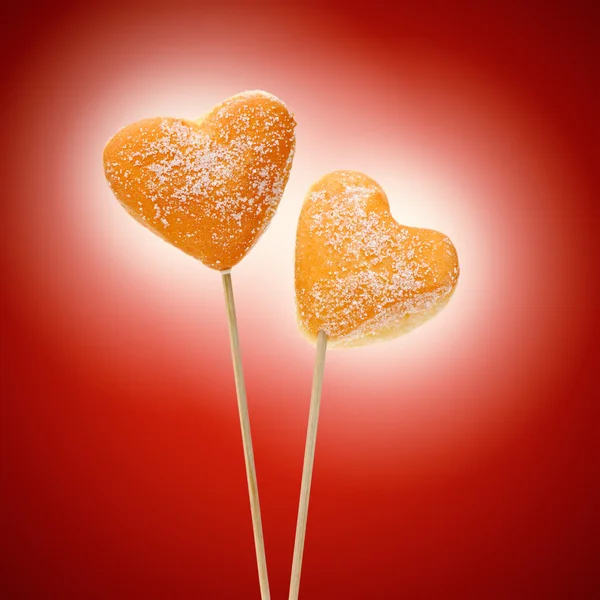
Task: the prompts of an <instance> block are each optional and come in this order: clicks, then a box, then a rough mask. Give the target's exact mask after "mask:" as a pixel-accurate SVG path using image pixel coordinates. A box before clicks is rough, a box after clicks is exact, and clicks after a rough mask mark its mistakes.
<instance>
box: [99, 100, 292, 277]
mask: <svg viewBox="0 0 600 600" xmlns="http://www.w3.org/2000/svg"><path fill="white" fill-rule="evenodd" d="M294 127H295V122H294V118H293V116H292V114H291V113H290V112H289V110H288V109H287V107H286V106H285V104H284V103H283V102H282V101H281V100H279V99H278V98H276V97H275V96H272V95H271V94H267V93H265V92H260V91H255V92H244V93H242V94H238V95H236V96H232V97H231V98H229V99H227V100H225V101H224V102H223V103H221V104H219V105H217V106H215V107H214V108H213V109H212V110H211V111H210V112H209V113H208V114H207V115H206V116H204V117H203V118H202V119H200V120H199V121H188V120H185V119H174V118H168V117H165V118H155V119H146V120H143V121H138V122H137V123H133V124H132V125H129V126H127V127H125V128H124V129H122V130H121V131H119V132H118V133H117V134H116V135H115V136H114V137H113V138H112V139H111V140H110V141H109V142H108V144H107V145H106V148H105V150H104V168H105V173H106V178H107V180H108V183H109V185H110V187H111V188H112V190H113V192H114V194H115V196H116V197H117V199H118V200H119V201H120V202H121V204H122V205H123V206H124V207H125V208H126V209H127V211H128V212H129V214H131V215H132V216H133V217H134V218H135V219H136V220H137V221H139V222H140V223H142V225H144V226H146V227H147V228H148V229H150V230H151V231H153V232H154V233H156V234H158V235H159V236H160V237H162V238H163V239H165V240H166V241H167V242H169V243H171V244H173V245H174V246H176V247H177V248H179V249H180V250H183V252H186V253H187V254H190V255H191V256H193V257H195V258H197V259H199V260H200V261H202V262H203V263H204V264H205V265H207V266H209V267H211V268H213V269H217V270H219V271H221V270H226V269H230V268H231V267H233V266H234V265H235V264H237V263H238V262H239V261H240V260H241V259H242V258H243V257H244V256H245V255H246V254H247V253H248V251H249V250H250V249H251V248H252V246H253V245H254V244H255V243H256V241H257V240H258V238H259V237H260V236H261V234H262V233H263V232H264V231H265V229H266V228H267V226H268V225H269V222H270V221H271V219H272V217H273V215H274V213H275V210H276V209H277V206H278V204H279V201H280V199H281V196H282V194H283V190H284V188H285V185H286V183H287V180H288V177H289V174H290V169H291V165H292V158H293V155H294V149H295V138H294Z"/></svg>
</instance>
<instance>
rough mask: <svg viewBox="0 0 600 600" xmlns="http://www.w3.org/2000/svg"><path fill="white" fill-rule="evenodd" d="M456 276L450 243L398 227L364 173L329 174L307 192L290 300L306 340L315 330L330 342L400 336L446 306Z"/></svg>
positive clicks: (362, 341) (422, 231)
mask: <svg viewBox="0 0 600 600" xmlns="http://www.w3.org/2000/svg"><path fill="white" fill-rule="evenodd" d="M458 274H459V268H458V259H457V255H456V250H455V249H454V246H453V245H452V242H450V240H449V239H448V238H447V237H446V236H444V235H443V234H441V233H438V232H436V231H432V230H428V229H416V228H410V227H404V226H401V225H399V224H398V223H397V222H396V221H394V219H393V218H392V216H391V214H390V212H389V203H388V201H387V198H386V196H385V193H384V191H383V190H382V189H381V187H380V186H379V185H378V184H377V183H376V182H375V181H373V180H372V179H370V178H368V177H367V176H366V175H363V174H361V173H357V172H354V171H336V172H334V173H330V174H328V175H326V176H325V177H323V178H322V179H321V180H320V181H318V182H317V183H316V184H315V185H314V186H313V187H312V188H311V190H310V191H309V193H308V195H307V198H306V200H305V202H304V205H303V207H302V212H301V215H300V220H299V223H298V231H297V238H296V305H297V312H298V320H299V323H300V327H301V329H302V330H303V331H304V332H305V333H306V334H307V335H308V337H309V338H310V339H311V340H313V341H314V339H315V337H316V335H317V333H318V332H319V330H321V329H322V330H323V331H324V332H325V333H326V334H327V336H328V339H329V344H331V345H334V346H336V345H337V346H354V345H360V344H365V343H369V342H370V341H376V340H378V339H387V338H390V337H394V336H396V335H399V334H401V333H405V332H406V331H409V330H410V329H412V328H414V327H415V326H416V325H418V324H420V323H421V322H423V321H424V320H426V319H427V318H429V317H431V316H432V315H433V314H435V312H437V310H439V309H440V308H441V307H442V306H444V305H445V304H446V303H447V301H448V300H449V298H450V296H451V294H452V292H453V291H454V288H455V286H456V283H457V281H458Z"/></svg>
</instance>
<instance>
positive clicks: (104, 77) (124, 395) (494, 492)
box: [0, 0, 600, 599]
mask: <svg viewBox="0 0 600 600" xmlns="http://www.w3.org/2000/svg"><path fill="white" fill-rule="evenodd" d="M324 4H325V3H317V2H314V3H310V2H308V3H303V4H302V6H295V5H293V4H288V3H281V4H274V3H271V4H269V3H260V2H259V3H247V4H244V3H232V2H214V3H202V2H189V3H180V2H177V1H176V0H173V1H170V2H161V3H159V2H152V1H146V2H143V3H104V4H103V3H92V4H90V5H89V6H80V5H79V4H78V3H72V4H64V3H63V4H61V3H47V4H44V3H38V4H37V5H36V4H35V3H33V4H32V3H27V4H26V3H23V6H22V7H21V8H18V9H15V10H14V11H13V13H12V14H10V15H7V18H6V19H5V22H4V28H5V32H4V33H3V35H2V36H1V38H0V46H1V48H2V66H3V68H2V96H1V98H0V102H1V104H2V109H3V116H4V119H3V129H4V141H3V143H2V144H1V145H0V152H1V153H2V161H1V163H0V164H2V165H3V167H4V170H3V183H2V188H1V189H2V192H3V194H2V198H3V199H2V215H3V217H4V218H3V223H4V228H3V234H4V235H3V236H2V242H3V245H4V246H5V249H4V252H3V255H2V256H3V260H4V262H5V266H4V270H3V273H4V277H3V284H4V290H3V294H2V305H3V317H4V319H3V321H4V322H3V331H2V350H3V353H2V399H1V411H2V412H1V415H2V420H1V423H0V426H1V438H0V444H1V455H0V461H1V476H2V528H3V529H2V551H3V556H2V562H1V567H0V568H1V570H2V581H1V584H0V596H1V597H2V598H10V599H12V598H61V599H62V598H65V599H66V598H128V599H130V598H144V599H151V598H157V599H166V598H169V599H171V598H190V599H191V598H208V599H212V598H215V599H216V598H259V590H258V580H257V575H256V566H255V557H254V550H253V542H252V530H251V523H250V511H249V505H248V498H247V491H246V483H245V475H244V464H243V457H242V448H241V438H240V434H239V424H238V418H237V410H236V402H235V391H234V386H233V375H232V370H231V364H230V356H229V347H228V340H227V330H226V320H225V311H224V308H223V303H222V299H221V289H220V281H219V277H218V275H217V274H216V273H214V272H211V271H209V270H208V269H206V268H203V267H202V266H201V265H198V264H197V263H195V262H194V261H193V260H192V259H190V258H189V257H187V256H185V255H183V254H181V253H179V252H178V251H177V250H175V249H173V248H171V247H169V246H168V245H166V244H164V243H163V242H162V241H161V240H159V239H158V238H156V237H154V236H152V235H151V234H150V233H149V232H147V231H146V230H144V229H143V228H141V227H139V226H138V225H137V224H136V223H134V222H133V221H132V220H131V219H130V218H129V217H128V216H127V214H126V213H125V211H123V210H122V209H121V208H120V207H119V206H118V204H117V202H116V201H115V200H114V198H112V196H111V193H110V190H109V189H108V186H107V185H106V184H105V181H104V177H103V172H102V165H101V152H102V147H103V145H104V143H105V142H106V141H107V140H108V138H109V137H110V136H111V135H112V134H113V133H114V132H115V131H116V130H117V129H118V128H119V127H121V126H123V125H125V124H127V123H128V122H131V121H134V120H137V119H140V118H144V117H151V116H156V115H171V116H181V117H189V118H194V117H196V116H198V115H200V114H202V113H204V112H205V111H206V110H208V109H209V108H210V107H211V106H212V105H213V104H215V103H216V102H218V101H219V100H221V99H223V98H225V97H227V96H229V95H232V94H234V93H236V92H239V91H242V90H244V89H255V88H262V89H266V90H268V91H271V92H273V93H275V94H277V95H278V96H280V97H281V98H282V99H284V100H285V101H286V102H287V103H288V105H289V106H290V108H291V109H292V110H293V111H294V113H295V115H296V120H297V121H298V124H299V125H298V129H297V134H298V151H297V156H296V159H295V163H294V168H293V172H292V177H291V179H290V183H289V185H288V188H287V190H286V193H285V196H284V198H283V200H282V204H281V207H280V210H279V212H278V214H277V215H276V217H275V219H274V222H273V224H272V226H271V228H270V229H269V231H268V232H267V233H266V234H265V236H264V237H263V239H262V240H261V241H260V242H259V244H258V246H257V247H256V248H255V249H254V250H253V251H252V253H251V254H250V255H249V256H248V257H247V258H246V259H245V260H244V262H243V263H242V264H241V265H239V266H238V267H236V269H235V271H234V284H235V289H236V296H237V303H238V317H239V321H240V335H241V341H242V347H243V354H244V364H245V369H246V378H247V387H248V395H249V403H250V413H251V420H252V427H253V435H254V444H255V454H256V461H257V470H258V479H259V486H260V495H261V504H262V512H263V523H264V531H265V538H266V546H267V559H268V566H269V573H270V580H271V589H272V596H273V598H284V597H287V596H286V590H287V586H288V581H289V571H290V567H291V556H292V549H293V538H294V528H295V518H296V509H297V501H298V493H299V487H300V475H301V468H302V456H303V450H304V435H305V428H306V422H307V416H308V400H309V392H310V383H311V371H312V360H313V353H314V349H313V348H312V347H310V346H309V345H308V344H307V343H306V342H305V341H304V340H303V339H302V338H301V337H300V335H299V334H298V333H297V331H296V326H295V321H294V306H293V280H292V265H293V243H294V239H293V237H294V236H293V233H294V228H295V223H296V220H297V217H298V214H299V210H300V205H301V202H302V198H303V195H304V193H305V191H306V189H307V188H308V186H309V185H310V184H311V182H312V181H313V180H314V179H316V178H318V177H319V176H320V175H322V174H323V173H324V172H326V171H328V170H331V169H335V168H355V169H359V170H362V171H365V172H366V173H368V174H369V175H371V176H373V177H374V178H375V179H377V180H378V181H379V182H380V183H381V184H382V185H383V186H384V188H385V189H386V190H387V191H388V195H389V197H390V203H391V206H392V211H393V213H394V215H395V216H396V218H397V219H398V220H399V221H401V222H403V223H405V224H407V225H416V226H426V227H432V228H437V229H440V230H442V231H444V232H445V233H447V234H448V235H449V236H450V237H451V238H452V240H453V241H454V243H455V245H456V247H457V249H458V252H459V257H460V261H461V281H460V284H459V287H458V290H457V292H456V294H455V296H454V298H453V300H452V302H451V303H450V305H449V306H448V307H447V308H446V309H445V310H444V311H443V312H442V313H441V315H440V316H438V317H436V319H434V320H433V321H432V322H431V323H428V324H427V325H425V326H424V327H422V328H421V329H419V330H417V331H415V332H414V333H411V334H410V335H409V336H406V337H404V338H401V339H399V340H396V341H394V342H391V343H387V344H382V345H379V346H373V347H366V348H362V349H355V350H348V351H337V352H335V351H331V352H330V354H329V356H328V360H327V366H326V375H325V378H326V379H325V388H324V395H323V407H322V415H321V423H320V431H319V440H318V445H317V456H316V465H315V475H314V481H313V490H312V499H311V508H310V514H309V524H308V535H307V543H306V552H305V560H304V569H303V579H302V585H301V597H302V598H306V599H332V598H345V599H354V598H361V599H364V598H369V599H370V598H377V599H378V598H386V599H388V598H400V597H402V598H418V599H421V598H427V599H429V598H435V599H437V598H460V599H464V598H485V599H492V598H511V599H513V598H519V599H520V598H524V599H537V598H543V599H546V598H576V599H579V598H582V599H587V598H594V597H598V596H597V595H598V594H600V586H599V583H598V577H599V574H598V563H597V560H598V556H599V548H598V536H599V534H600V528H599V519H598V506H599V505H600V494H599V491H600V485H599V477H598V459H599V458H600V457H599V452H598V450H599V447H598V441H597V438H598V425H597V423H598V419H599V417H600V414H599V410H598V399H599V397H600V386H599V385H598V372H599V368H600V364H599V363H600V361H599V354H598V344H597V332H598V326H599V311H598V292H599V290H598V285H597V271H598V269H597V260H598V251H597V248H598V244H597V241H596V237H597V233H596V226H597V225H598V222H597V216H598V211H597V208H596V203H597V189H598V179H599V178H598V172H599V167H598V158H599V152H598V136H599V134H600V131H599V130H598V122H597V107H598V101H599V99H598V95H597V93H596V90H595V83H596V81H595V80H597V74H596V73H595V71H594V67H595V66H596V68H597V65H595V62H596V60H597V56H598V51H599V50H600V49H599V48H598V42H597V31H598V28H599V25H600V24H599V22H598V19H597V17H596V14H595V13H594V12H593V10H592V9H590V8H589V7H590V6H591V3H583V2H580V3H578V2H552V3H546V4H540V6H539V7H538V6H536V5H535V3H531V2H520V3H516V4H514V5H511V4H510V3H502V5H500V6H498V5H493V6H492V3H485V2H481V1H480V2H470V3H468V2H467V3H465V2H452V3H443V2H434V3H414V5H413V6H410V7H408V6H404V5H400V3H398V5H397V6H392V5H393V4H395V3H387V2H381V0H371V1H370V2H368V3H367V4H353V3H349V2H344V3H342V2H340V3H329V4H328V5H324ZM486 4H489V6H487V7H486V6H485V5H486ZM586 6H587V7H588V8H586Z"/></svg>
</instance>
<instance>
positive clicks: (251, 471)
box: [221, 271, 271, 600]
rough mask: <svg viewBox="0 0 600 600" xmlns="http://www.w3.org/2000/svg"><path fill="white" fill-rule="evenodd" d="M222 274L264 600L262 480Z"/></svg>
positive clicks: (265, 599) (266, 599)
mask: <svg viewBox="0 0 600 600" xmlns="http://www.w3.org/2000/svg"><path fill="white" fill-rule="evenodd" d="M221 273H222V277H223V290H224V291H225V304H226V306H227V320H228V322H229V341H230V343H231V358H232V359H233V373H234V376H235V389H236V392H237V400H238V409H239V413H240V425H241V426H242V443H243V446H244V460H245V462H246V476H247V478H248V493H249V495H250V511H251V513H252V529H253V530H254V546H255V548H256V562H257V564H258V580H259V583H260V594H261V598H262V600H270V598H271V593H270V591H269V577H268V575H267V559H266V555H265V541H264V537H263V530H262V521H261V518H260V503H259V501H258V483H257V481H256V467H255V465H254V452H253V450H252V435H251V432H250V418H249V415H248V402H247V400H246V384H245V383H244V371H243V369H242V354H241V352H240V341H239V336H238V326H237V317H236V315H235V302H234V299H233V286H232V284H231V272H230V271H222V272H221Z"/></svg>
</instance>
